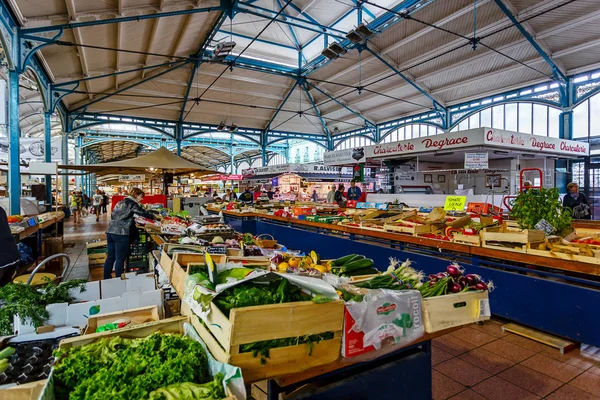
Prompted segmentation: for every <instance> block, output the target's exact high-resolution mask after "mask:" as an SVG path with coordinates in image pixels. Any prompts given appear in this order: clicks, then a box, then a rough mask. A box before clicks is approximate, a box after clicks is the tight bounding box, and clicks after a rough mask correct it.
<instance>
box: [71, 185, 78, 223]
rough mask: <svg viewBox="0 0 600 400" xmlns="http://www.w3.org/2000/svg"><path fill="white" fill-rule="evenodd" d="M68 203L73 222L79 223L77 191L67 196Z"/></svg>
mask: <svg viewBox="0 0 600 400" xmlns="http://www.w3.org/2000/svg"><path fill="white" fill-rule="evenodd" d="M69 204H70V207H71V214H72V215H73V223H74V224H78V223H79V201H78V195H77V192H73V193H72V194H71V196H69Z"/></svg>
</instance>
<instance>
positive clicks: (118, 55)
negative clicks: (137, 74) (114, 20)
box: [115, 0, 123, 90]
mask: <svg viewBox="0 0 600 400" xmlns="http://www.w3.org/2000/svg"><path fill="white" fill-rule="evenodd" d="M122 2H123V0H119V5H121V4H122ZM122 26H123V24H117V49H122V48H123V43H122V39H123V38H122V36H123V32H122V30H123V28H121V27H122ZM115 53H116V55H115V72H120V71H121V69H120V66H119V64H120V61H121V52H120V51H116V52H115ZM115 90H119V75H115Z"/></svg>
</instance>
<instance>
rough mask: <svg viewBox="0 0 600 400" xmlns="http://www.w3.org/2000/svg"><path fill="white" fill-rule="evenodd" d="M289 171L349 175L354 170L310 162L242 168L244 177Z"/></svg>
mask: <svg viewBox="0 0 600 400" xmlns="http://www.w3.org/2000/svg"><path fill="white" fill-rule="evenodd" d="M288 172H296V173H303V172H304V173H307V174H342V175H349V174H351V173H352V171H347V170H346V169H345V168H340V167H333V166H330V165H323V164H321V163H310V164H282V165H271V166H268V167H258V168H250V169H245V170H242V174H243V175H244V178H250V177H253V176H264V175H276V174H285V173H288Z"/></svg>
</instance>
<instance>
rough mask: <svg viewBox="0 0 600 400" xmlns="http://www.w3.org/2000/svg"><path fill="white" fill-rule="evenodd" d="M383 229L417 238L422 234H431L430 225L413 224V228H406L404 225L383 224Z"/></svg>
mask: <svg viewBox="0 0 600 400" xmlns="http://www.w3.org/2000/svg"><path fill="white" fill-rule="evenodd" d="M383 229H384V230H386V231H388V232H397V233H408V234H410V235H413V236H417V235H420V234H422V233H431V225H416V224H415V225H413V226H408V225H406V224H385V225H384V226H383Z"/></svg>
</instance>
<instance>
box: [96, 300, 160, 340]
mask: <svg viewBox="0 0 600 400" xmlns="http://www.w3.org/2000/svg"><path fill="white" fill-rule="evenodd" d="M120 319H128V320H131V323H130V324H129V325H127V327H132V326H135V325H140V324H144V323H146V322H151V321H158V320H160V314H159V312H158V306H156V305H154V306H148V307H140V308H134V309H132V310H125V311H116V312H112V313H106V314H97V315H92V316H90V317H89V319H88V324H87V327H86V328H85V332H84V335H89V334H91V333H96V329H98V327H100V326H102V325H104V324H109V323H111V322H114V321H116V320H120Z"/></svg>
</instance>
